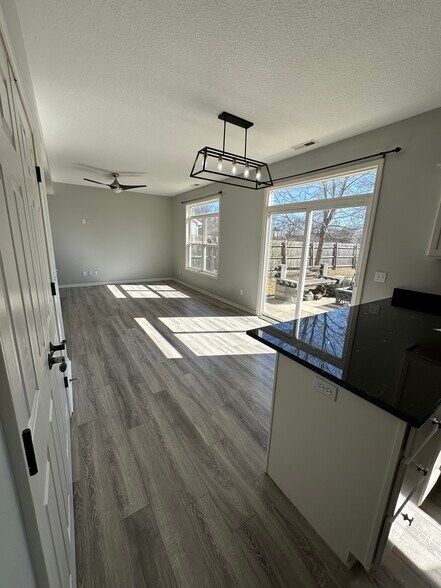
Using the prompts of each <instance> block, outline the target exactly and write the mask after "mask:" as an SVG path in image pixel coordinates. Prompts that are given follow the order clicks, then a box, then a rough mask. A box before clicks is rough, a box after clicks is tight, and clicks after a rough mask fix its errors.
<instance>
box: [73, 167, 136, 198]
mask: <svg viewBox="0 0 441 588" xmlns="http://www.w3.org/2000/svg"><path fill="white" fill-rule="evenodd" d="M112 176H113V182H112V183H110V184H106V183H104V182H98V181H97V180H90V179H89V178H83V179H84V180H86V182H92V183H93V184H100V185H101V186H107V187H108V188H110V189H111V190H112V192H114V193H115V194H120V193H121V192H124V191H126V190H134V189H135V188H147V186H146V185H145V184H136V185H134V184H120V183H119V180H118V178H119V173H117V172H112Z"/></svg>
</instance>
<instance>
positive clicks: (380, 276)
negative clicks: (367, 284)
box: [374, 272, 387, 284]
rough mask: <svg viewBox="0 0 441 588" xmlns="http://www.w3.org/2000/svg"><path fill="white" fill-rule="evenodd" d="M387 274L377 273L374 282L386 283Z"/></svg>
mask: <svg viewBox="0 0 441 588" xmlns="http://www.w3.org/2000/svg"><path fill="white" fill-rule="evenodd" d="M386 278H387V273H386V272H375V276H374V282H381V283H382V284H383V283H384V282H385V281H386Z"/></svg>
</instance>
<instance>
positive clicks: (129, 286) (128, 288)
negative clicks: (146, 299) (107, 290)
mask: <svg viewBox="0 0 441 588" xmlns="http://www.w3.org/2000/svg"><path fill="white" fill-rule="evenodd" d="M121 288H123V289H124V290H125V291H126V292H129V291H133V290H148V288H147V286H144V285H143V284H124V285H122V286H121Z"/></svg>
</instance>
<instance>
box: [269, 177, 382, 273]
mask: <svg viewBox="0 0 441 588" xmlns="http://www.w3.org/2000/svg"><path fill="white" fill-rule="evenodd" d="M375 177H376V173H375V171H372V170H369V171H366V172H361V173H355V174H352V175H348V176H340V177H336V178H330V179H327V180H321V181H317V182H311V183H308V184H304V185H301V186H293V187H292V188H283V189H280V190H276V191H275V192H274V196H273V204H288V203H293V202H307V201H310V200H323V201H326V200H335V199H339V198H344V197H347V196H352V195H360V194H371V193H372V192H373V188H374V184H375ZM323 207H324V208H323V209H322V210H319V211H316V212H314V213H313V217H312V222H313V226H312V234H313V236H314V237H315V238H316V239H317V251H316V254H315V258H314V264H315V265H318V264H319V263H320V260H321V257H322V254H323V247H324V244H325V241H326V238H327V237H328V236H329V234H331V233H332V235H333V238H334V240H336V241H344V240H347V239H348V237H349V236H350V235H352V238H353V237H354V236H355V237H356V238H357V239H359V238H360V237H361V233H362V230H363V226H364V218H365V208H364V207H350V208H346V209H342V208H326V202H323ZM304 225H305V213H283V214H280V215H277V217H274V222H273V234H274V232H275V231H276V232H277V235H278V236H279V235H280V236H281V237H282V238H284V239H289V238H297V239H299V238H301V236H302V235H303V231H304Z"/></svg>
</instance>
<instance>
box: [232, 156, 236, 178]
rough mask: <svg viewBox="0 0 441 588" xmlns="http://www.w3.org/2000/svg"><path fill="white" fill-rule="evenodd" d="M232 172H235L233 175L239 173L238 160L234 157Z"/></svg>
mask: <svg viewBox="0 0 441 588" xmlns="http://www.w3.org/2000/svg"><path fill="white" fill-rule="evenodd" d="M231 173H232V174H233V176H235V175H236V174H237V162H236V160H235V159H233V165H232V166H231Z"/></svg>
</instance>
